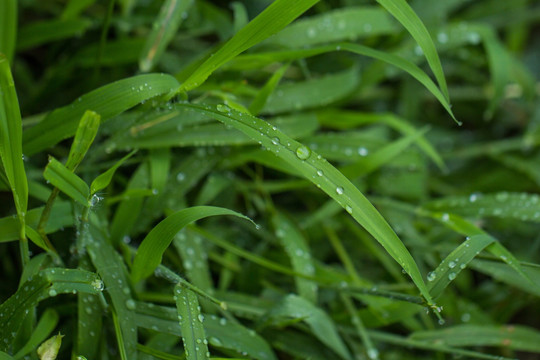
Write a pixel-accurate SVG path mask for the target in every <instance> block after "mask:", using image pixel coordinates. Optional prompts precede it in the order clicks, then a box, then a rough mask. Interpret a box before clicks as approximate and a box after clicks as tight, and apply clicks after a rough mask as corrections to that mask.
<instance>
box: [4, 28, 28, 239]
mask: <svg viewBox="0 0 540 360" xmlns="http://www.w3.org/2000/svg"><path fill="white" fill-rule="evenodd" d="M1 26H3V24H2V25H1ZM0 158H1V160H2V165H3V168H4V171H5V173H6V177H7V179H8V181H9V186H10V187H11V192H12V193H13V199H14V201H15V207H16V209H17V215H18V217H19V222H20V224H21V225H20V234H21V235H20V237H21V240H22V239H24V237H25V236H24V232H25V216H26V209H27V206H28V181H27V179H26V172H25V170H24V161H23V152H22V120H21V112H20V110H19V101H18V99H17V93H16V92H15V83H14V82H13V77H12V75H11V70H10V68H9V63H8V60H7V58H6V57H5V56H4V55H3V54H0Z"/></svg>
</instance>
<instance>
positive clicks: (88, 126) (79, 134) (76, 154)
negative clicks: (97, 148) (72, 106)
mask: <svg viewBox="0 0 540 360" xmlns="http://www.w3.org/2000/svg"><path fill="white" fill-rule="evenodd" d="M100 119H101V117H100V116H99V114H96V113H95V112H93V111H90V110H88V111H86V112H85V113H84V114H83V116H82V118H81V121H80V122H79V126H78V128H77V131H76V132H75V138H74V139H73V144H72V145H71V148H70V149H69V155H68V159H67V161H66V168H68V169H69V170H70V171H73V172H74V171H75V169H76V168H77V167H78V166H79V164H80V163H81V161H82V160H83V158H84V156H85V155H86V153H87V152H88V149H90V146H91V145H92V143H93V142H94V139H95V137H96V135H97V132H98V129H99V122H100Z"/></svg>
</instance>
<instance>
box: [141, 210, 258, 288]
mask: <svg viewBox="0 0 540 360" xmlns="http://www.w3.org/2000/svg"><path fill="white" fill-rule="evenodd" d="M216 215H234V216H238V217H241V218H244V219H246V220H249V218H247V217H245V216H244V215H242V214H239V213H237V212H235V211H232V210H229V209H224V208H217V207H212V206H196V207H191V208H188V209H183V210H180V211H177V212H175V213H174V214H172V215H169V216H168V217H167V218H166V219H164V220H162V221H161V222H160V223H159V224H157V225H156V226H155V227H154V228H153V229H152V230H151V231H150V232H149V233H148V235H146V237H145V238H144V240H143V241H142V243H141V246H139V249H138V250H137V254H136V255H135V259H134V260H133V267H132V274H131V276H132V278H133V280H134V281H135V282H137V281H139V280H142V279H144V278H146V277H148V276H149V275H151V274H152V272H153V271H154V270H155V269H156V267H157V266H158V265H159V264H160V263H161V257H162V256H163V253H164V252H165V250H167V248H168V247H169V245H170V243H171V241H172V239H173V238H174V236H175V235H176V234H177V233H178V232H179V231H180V230H181V229H182V228H183V227H184V226H186V225H188V224H189V223H191V222H193V221H197V220H200V219H203V218H205V217H208V216H216ZM250 221H251V220H250Z"/></svg>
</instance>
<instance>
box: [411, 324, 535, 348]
mask: <svg viewBox="0 0 540 360" xmlns="http://www.w3.org/2000/svg"><path fill="white" fill-rule="evenodd" d="M411 338H412V339H414V340H421V341H425V342H430V343H434V342H439V343H441V342H442V343H443V344H445V345H448V346H497V347H503V348H509V349H513V350H519V351H529V352H533V353H540V332H538V330H536V329H533V328H529V327H526V326H519V325H516V326H514V325H507V326H482V325H457V326H452V327H449V328H445V329H442V330H430V331H417V332H414V333H413V334H412V335H411Z"/></svg>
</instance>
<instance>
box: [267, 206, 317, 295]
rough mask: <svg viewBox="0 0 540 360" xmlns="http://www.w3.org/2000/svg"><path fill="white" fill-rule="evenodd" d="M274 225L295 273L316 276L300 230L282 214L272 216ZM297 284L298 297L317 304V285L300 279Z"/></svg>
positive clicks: (277, 213) (296, 280) (308, 250)
mask: <svg viewBox="0 0 540 360" xmlns="http://www.w3.org/2000/svg"><path fill="white" fill-rule="evenodd" d="M272 223H273V226H274V230H275V234H276V237H277V238H278V239H279V241H280V242H281V245H282V246H283V248H284V249H285V252H286V253H287V256H288V257H289V259H290V260H291V264H292V267H293V269H294V271H296V272H298V273H301V274H305V275H307V276H311V277H312V276H314V275H315V266H314V265H313V261H312V259H311V252H310V249H309V247H308V244H307V242H306V240H305V239H304V236H303V235H302V233H301V232H300V230H299V229H298V228H297V227H296V225H295V224H294V223H293V222H292V221H291V220H290V219H288V218H287V217H285V215H283V214H282V213H280V212H276V213H275V214H274V216H272ZM295 282H296V288H297V291H298V295H300V296H301V297H303V298H304V299H306V300H308V301H310V302H312V303H314V304H316V303H317V284H316V283H315V282H314V281H311V280H307V279H302V278H298V277H297V278H295Z"/></svg>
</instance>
